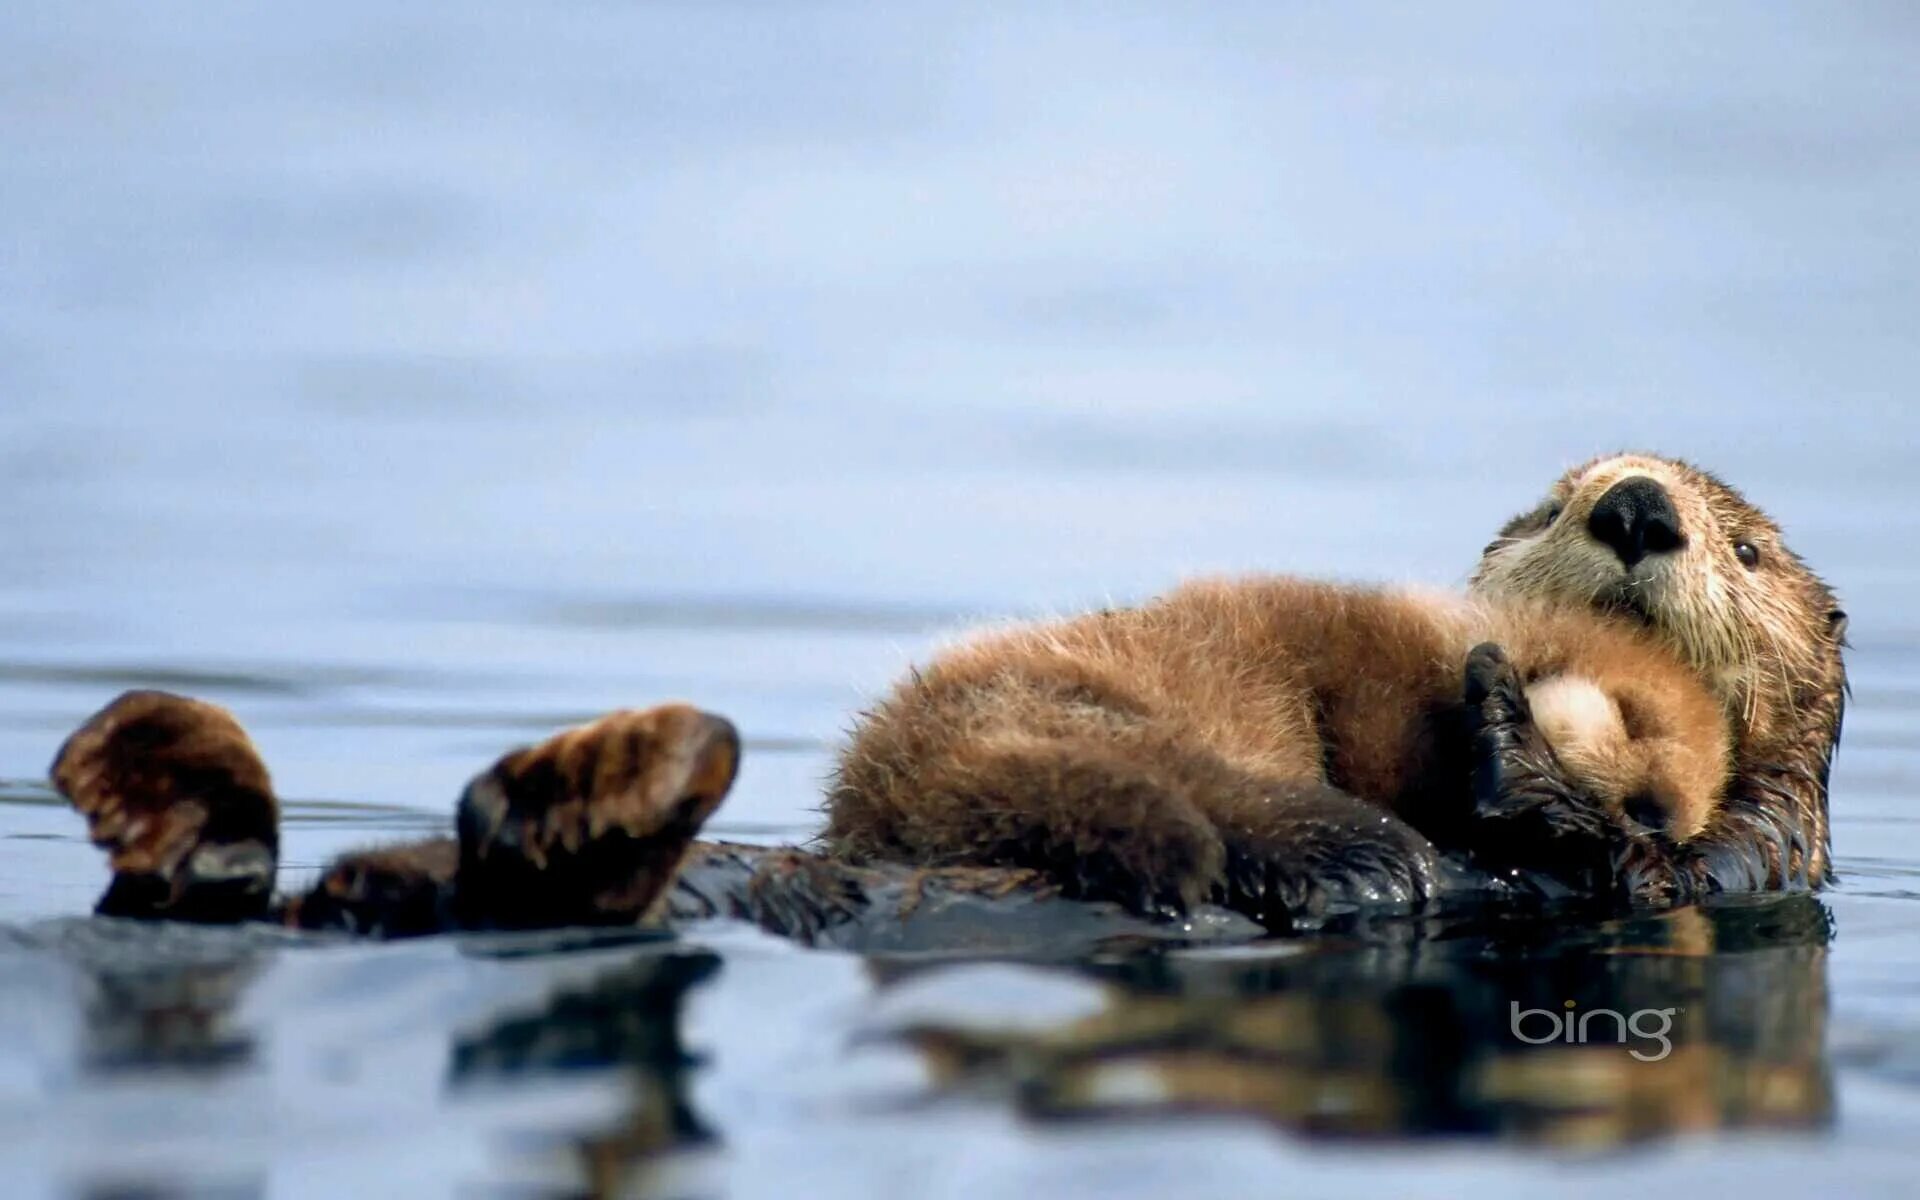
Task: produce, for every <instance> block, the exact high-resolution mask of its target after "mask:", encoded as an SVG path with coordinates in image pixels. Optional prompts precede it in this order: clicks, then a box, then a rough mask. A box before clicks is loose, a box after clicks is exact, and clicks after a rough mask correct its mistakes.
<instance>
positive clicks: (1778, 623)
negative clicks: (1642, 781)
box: [1470, 454, 1847, 898]
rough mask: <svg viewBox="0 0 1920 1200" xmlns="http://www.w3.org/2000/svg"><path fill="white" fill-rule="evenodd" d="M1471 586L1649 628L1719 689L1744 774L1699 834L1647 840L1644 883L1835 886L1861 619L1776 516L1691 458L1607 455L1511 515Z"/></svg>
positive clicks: (1637, 885) (1671, 890)
mask: <svg viewBox="0 0 1920 1200" xmlns="http://www.w3.org/2000/svg"><path fill="white" fill-rule="evenodd" d="M1470 586H1471V589H1472V590H1473V591H1474V592H1475V593H1476V594H1479V595H1483V596H1490V597H1530V598H1537V599H1545V600H1558V601H1563V602H1570V603H1574V604H1580V605H1586V606H1590V607H1592V608H1595V609H1598V610H1600V611H1602V612H1607V613H1616V614H1621V615H1623V616H1625V617H1626V618H1627V619H1629V620H1633V621H1636V622H1639V623H1641V624H1643V625H1644V626H1645V627H1646V628H1647V629H1648V630H1649V631H1650V632H1651V633H1652V634H1653V635H1654V636H1655V637H1656V638H1658V639H1659V640H1660V641H1661V642H1662V643H1663V644H1664V645H1665V646H1666V647H1667V648H1668V649H1669V650H1670V651H1671V652H1672V653H1673V654H1675V655H1676V656H1677V657H1678V658H1679V659H1680V661H1682V662H1684V663H1686V664H1687V665H1688V666H1689V667H1691V668H1692V669H1693V671H1694V672H1695V673H1696V674H1698V675H1699V677H1700V678H1701V679H1702V680H1704V681H1705V682H1706V684H1707V686H1708V687H1710V688H1711V689H1712V690H1713V691H1714V693H1715V694H1716V695H1717V696H1718V697H1719V699H1720V702H1721V705H1722V707H1723V708H1724V710H1725V712H1726V714H1727V717H1728V720H1729V721H1730V722H1731V725H1732V730H1733V739H1734V772H1733V773H1734V779H1733V783H1732V785H1731V786H1730V788H1729V789H1728V792H1727V795H1726V797H1725V800H1724V802H1723V803H1722V804H1721V806H1720V808H1719V810H1718V811H1717V812H1716V813H1715V814H1714V815H1713V817H1712V819H1711V820H1709V821H1708V823H1707V827H1706V829H1705V830H1704V831H1703V832H1702V833H1701V834H1700V835H1699V836H1697V837H1694V838H1692V839H1690V840H1688V841H1686V842H1685V843H1684V845H1683V846H1662V845H1660V844H1658V843H1654V842H1649V843H1645V844H1643V845H1641V846H1640V847H1639V848H1638V850H1639V854H1638V856H1637V858H1636V860H1635V861H1634V862H1632V863H1629V864H1628V866H1629V868H1630V870H1629V879H1628V880H1627V882H1628V886H1629V890H1630V891H1634V892H1636V893H1640V894H1645V895H1648V896H1649V898H1660V897H1661V896H1663V895H1669V896H1670V895H1673V894H1681V895H1684V894H1688V893H1691V892H1696V891H1701V890H1708V889H1713V890H1730V891H1747V890H1756V889H1772V888H1783V887H1818V886H1820V885H1821V884H1824V883H1825V882H1827V880H1828V878H1829V875H1830V873H1831V864H1830V845H1831V843H1830V834H1829V832H1828V827H1827V779H1828V773H1829V770H1830V768H1831V766H1832V762H1833V754H1834V750H1835V749H1836V748H1837V746H1838V745H1839V740H1840V728H1841V722H1842V718H1843V716H1844V714H1845V709H1846V698H1847V673H1846V665H1845V663H1844V661H1843V658H1842V655H1843V652H1844V650H1845V648H1846V626H1847V614H1846V613H1845V612H1844V611H1842V610H1841V608H1840V606H1839V605H1838V603H1837V602H1836V601H1835V599H1834V594H1833V591H1832V589H1831V588H1829V587H1828V586H1827V584H1826V583H1825V582H1823V581H1822V580H1821V579H1820V578H1819V576H1817V575H1815V574H1814V573H1813V572H1812V571H1811V570H1810V569H1809V568H1808V567H1807V565H1806V563H1804V562H1803V561H1801V559H1800V557H1799V556H1798V555H1796V554H1795V553H1794V552H1793V551H1792V550H1790V549H1788V547H1787V545H1786V542H1785V540H1784V538H1783V537H1782V535H1781V532H1780V527H1779V526H1778V525H1776V524H1775V523H1774V522H1773V521H1772V520H1771V519H1770V518H1768V517H1767V515H1766V514H1765V513H1763V512H1761V511H1760V510H1759V509H1758V508H1755V507H1754V506H1753V505H1752V504H1751V503H1749V502H1748V501H1747V500H1746V499H1745V498H1744V497H1743V496H1741V495H1740V493H1738V492H1737V491H1735V490H1734V489H1733V488H1731V487H1729V486H1728V485H1727V484H1725V483H1723V482H1722V481H1721V480H1719V479H1717V478H1715V477H1714V476H1713V475H1711V474H1708V473H1707V472H1705V471H1702V470H1700V469H1699V468H1697V467H1694V466H1691V465H1689V464H1687V463H1684V462H1679V461H1677V460H1674V459H1666V458H1660V457H1657V456H1653V455H1643V454H1617V455H1607V456H1603V457H1601V458H1597V459H1594V460H1592V461H1591V462H1587V463H1584V464H1582V465H1580V466H1577V467H1575V468H1573V469H1572V470H1570V471H1568V472H1567V473H1566V474H1565V475H1563V476H1561V478H1560V479H1559V480H1557V481H1556V482H1555V483H1554V484H1553V486H1552V487H1551V488H1550V489H1548V492H1547V495H1546V497H1545V498H1544V499H1543V500H1541V501H1540V503H1539V504H1538V505H1536V506H1535V507H1534V508H1532V509H1530V510H1529V511H1527V512H1525V513H1522V514H1521V515H1520V516H1518V517H1515V518H1514V519H1513V520H1512V521H1510V522H1509V523H1508V524H1507V526H1506V528H1504V529H1502V530H1501V531H1500V536H1499V537H1498V538H1496V539H1495V540H1494V541H1493V543H1492V544H1491V545H1489V546H1488V547H1487V549H1486V552H1485V554H1484V555H1483V557H1482V558H1481V560H1480V565H1479V568H1478V569H1477V570H1476V571H1475V573H1474V576H1473V581H1472V584H1471V585H1470ZM1663 850H1664V851H1671V853H1664V854H1663V853H1659V852H1660V851H1663Z"/></svg>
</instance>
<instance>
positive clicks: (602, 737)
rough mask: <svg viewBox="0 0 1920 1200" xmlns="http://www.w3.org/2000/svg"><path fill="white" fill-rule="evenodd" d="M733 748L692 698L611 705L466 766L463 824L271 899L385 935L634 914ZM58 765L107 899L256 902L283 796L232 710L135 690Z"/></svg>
mask: <svg viewBox="0 0 1920 1200" xmlns="http://www.w3.org/2000/svg"><path fill="white" fill-rule="evenodd" d="M739 761H740V742H739V737H738V735H737V734H735V732H734V729H733V726H732V725H730V724H728V723H727V722H726V721H724V720H722V719H721V718H719V717H715V716H711V715H709V714H707V713H703V712H701V711H700V710H698V709H695V708H691V707H689V706H687V705H684V704H667V705H661V706H659V707H657V708H652V709H646V710H631V711H621V712H615V713H611V714H609V715H607V716H605V717H602V718H600V719H599V720H597V721H593V722H591V723H589V724H586V725H582V726H578V727H576V728H573V729H568V730H564V731H562V732H561V733H559V734H556V735H555V736H553V737H551V738H549V739H547V740H546V741H544V742H541V743H540V744H538V745H536V746H530V747H527V748H525V749H522V750H516V751H513V752H512V753H510V754H507V755H506V756H504V757H503V758H501V759H500V760H499V761H498V762H496V763H495V764H494V765H493V766H492V767H490V768H489V769H488V770H486V771H484V772H482V773H481V774H480V775H479V776H477V777H476V778H475V779H474V780H473V782H472V783H471V784H470V785H469V786H468V788H467V791H466V794H465V796H464V797H463V798H462V800H461V804H460V811H459V836H458V838H457V839H456V838H429V839H425V840H423V841H418V842H411V843H404V844H400V845H393V846H385V847H379V848H376V849H372V850H364V851H359V852H356V853H350V854H344V855H341V856H340V857H339V858H337V859H335V860H334V861H333V862H332V863H331V864H329V865H328V867H327V869H326V871H325V872H324V873H323V874H322V875H321V877H320V878H319V879H318V880H316V881H315V882H314V884H313V885H312V886H311V887H310V888H309V889H308V890H307V891H306V892H304V893H302V894H300V895H298V896H294V897H292V898H290V899H288V900H286V901H284V902H283V903H282V904H281V905H280V907H279V908H278V910H277V911H276V912H275V913H274V914H273V915H274V917H275V919H277V920H278V921H280V922H281V923H283V924H287V925H292V926H297V927H299V928H304V929H342V930H348V931H353V932H362V933H378V934H383V935H387V936H398V935H407V934H420V933H434V932H439V931H441V930H444V929H449V928H461V927H469V928H470V927H485V926H516V927H528V926H557V925H573V924H631V923H633V922H636V921H644V920H647V919H650V918H651V917H653V916H654V915H656V911H657V910H658V908H659V907H660V905H661V903H662V897H663V895H664V894H665V893H666V892H667V890H668V889H669V887H670V885H671V884H672V883H673V881H674V877H675V874H676V872H677V871H678V869H679V865H680V862H681V859H682V858H683V857H684V856H685V854H686V851H687V848H688V846H689V845H690V844H691V842H692V840H693V837H694V835H695V834H696V833H698V832H699V829H700V826H701V824H702V822H704V821H705V820H706V819H707V818H708V817H709V816H711V815H712V813H713V811H714V809H715V808H717V807H718V806H719V804H720V801H721V800H722V799H723V798H724V797H725V796H726V793H727V790H728V789H729V788H730V787H731V786H732V783H733V777H734V773H735V771H736V770H737V769H738V766H739ZM53 778H54V783H55V786H56V787H58V788H59V789H60V791H61V792H62V793H63V794H64V795H65V796H67V798H68V799H69V800H71V801H72V802H73V804H74V806H75V807H76V808H78V809H79V810H80V812H81V813H82V814H84V815H85V816H86V817H87V819H88V822H89V825H90V827H91V832H92V835H93V838H94V841H95V842H96V843H98V844H100V845H102V846H106V847H107V848H108V849H109V850H110V851H111V852H112V853H111V865H112V867H113V871H114V878H113V882H112V884H111V885H110V886H109V887H108V889H107V893H106V895H105V897H104V898H103V899H102V900H101V902H100V911H101V912H103V913H109V914H118V915H129V916H145V917H171V918H176V919H186V920H207V921H238V920H246V919H248V918H252V917H259V916H264V915H267V913H268V907H269V902H270V897H271V893H272V886H273V856H274V854H275V853H276V852H277V849H278V836H277V828H276V822H277V817H278V805H277V803H276V802H275V800H274V798H273V792H272V788H271V785H270V783H269V781H268V778H267V771H266V767H265V766H264V765H263V764H262V763H261V761H260V757H259V755H258V754H257V753H256V752H255V751H254V748H253V743H252V742H251V741H250V740H248V738H247V735H246V733H245V731H244V730H242V729H241V728H240V725H239V723H238V722H237V721H235V720H234V718H233V716H232V715H231V714H230V713H228V712H227V711H226V710H225V709H222V708H219V707H217V706H215V705H212V704H207V703H204V702H201V701H198V700H189V699H187V698H186V697H183V696H173V695H168V694H166V693H164V692H129V693H127V694H125V695H123V696H121V697H119V698H118V699H116V700H114V701H113V702H112V703H111V704H109V705H108V706H107V707H106V708H104V709H102V710H101V711H100V712H99V713H97V714H96V715H95V716H94V717H92V718H91V719H90V720H88V721H87V723H86V724H85V725H83V726H81V728H80V729H79V730H78V731H77V732H75V733H74V735H73V736H72V737H71V738H69V739H68V740H67V743H66V745H64V746H63V747H62V748H61V750H60V754H59V757H58V758H57V759H56V761H55V763H54V767H53ZM236 863H238V864H240V865H241V866H243V867H245V868H246V869H245V870H244V871H239V870H236V869H235V866H234V864H236ZM216 868H218V869H216Z"/></svg>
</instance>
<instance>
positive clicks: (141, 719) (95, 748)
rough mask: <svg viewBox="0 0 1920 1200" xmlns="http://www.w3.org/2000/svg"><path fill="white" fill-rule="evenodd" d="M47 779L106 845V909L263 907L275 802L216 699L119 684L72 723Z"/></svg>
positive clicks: (158, 912) (181, 911)
mask: <svg viewBox="0 0 1920 1200" xmlns="http://www.w3.org/2000/svg"><path fill="white" fill-rule="evenodd" d="M52 775H53V785H54V787H55V788H57V789H58V790H59V792H60V794H61V795H63V796H65V797H66V798H67V800H68V801H69V802H71V803H72V805H73V806H74V808H76V809H78V810H79V812H80V814H81V815H82V816H84V817H86V819H87V832H88V836H89V837H91V838H92V840H93V843H94V844H95V845H97V846H101V847H103V848H105V849H106V850H107V852H108V856H109V857H108V861H109V862H110V864H111V865H112V867H113V882H112V883H111V884H110V885H109V886H108V888H107V891H106V894H105V895H104V896H102V897H101V898H100V903H99V905H98V907H97V909H96V911H98V912H99V913H101V914H102V915H105V916H128V917H151V918H170V919H173V920H181V921H207V922H227V921H243V920H247V919H250V918H254V917H259V916H261V915H263V914H264V913H265V912H266V910H267V905H268V903H269V902H270V900H271V897H272V893H273V875H274V869H275V866H276V865H277V862H278V858H279V853H280V835H279V816H280V810H279V805H278V804H277V803H276V802H275V800H274V797H273V784H272V782H271V781H270V780H269V779H268V776H267V768H266V765H265V764H264V763H262V762H261V761H260V755H259V753H258V752H257V751H256V750H255V749H254V747H253V742H252V741H251V740H250V739H249V738H248V737H247V734H246V731H245V730H243V729H242V728H240V723H239V722H238V721H236V720H234V719H233V715H232V714H231V713H229V712H227V711H226V710H225V709H223V708H220V707H218V706H216V705H212V704H208V703H205V702H204V701H200V700H190V699H188V698H186V697H185V696H175V695H172V694H170V693H168V692H153V691H135V692H127V693H125V694H124V695H122V696H120V697H119V698H118V699H116V700H114V701H113V702H112V703H111V704H109V705H107V706H106V707H105V708H103V709H101V710H100V711H99V712H98V713H96V714H95V715H94V716H93V717H92V718H90V719H89V720H88V721H87V722H86V724H84V725H82V726H81V727H80V728H79V729H78V730H76V731H75V732H74V734H73V736H72V737H70V738H68V739H67V741H66V744H65V745H63V746H61V747H60V752H59V754H58V755H56V756H55V758H54V761H53V769H52Z"/></svg>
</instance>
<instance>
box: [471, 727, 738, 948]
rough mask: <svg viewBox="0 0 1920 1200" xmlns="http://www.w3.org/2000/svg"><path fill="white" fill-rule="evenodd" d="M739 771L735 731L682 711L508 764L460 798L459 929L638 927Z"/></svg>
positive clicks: (509, 759)
mask: <svg viewBox="0 0 1920 1200" xmlns="http://www.w3.org/2000/svg"><path fill="white" fill-rule="evenodd" d="M739 763H740V739H739V735H738V734H736V733H735V732H734V729H733V726H732V725H731V724H729V723H728V722H726V721H725V720H723V719H721V718H720V717H716V716H712V715H710V714H707V713H704V712H701V711H700V710H699V709H696V708H691V707H688V706H687V705H684V704H669V705H662V706H661V707H659V708H652V709H647V710H644V711H622V712H616V713H612V714H610V715H608V716H605V717H602V718H600V719H599V720H597V721H594V722H592V723H590V724H587V725H582V726H580V727H579V728H577V729H570V730H567V731H566V732H564V733H560V734H557V735H556V736H554V737H552V738H549V739H548V740H547V741H544V742H542V743H540V744H539V745H537V746H531V747H528V748H527V749H525V750H517V751H515V752H513V753H512V754H509V755H507V756H506V757H504V758H502V759H501V760H500V761H499V762H497V763H495V764H494V765H493V767H492V768H491V769H489V770H488V771H486V772H484V773H482V774H481V775H479V776H478V777H476V778H475V779H474V780H473V782H472V783H470V784H468V785H467V790H466V793H465V794H464V795H463V796H462V797H461V798H460V812H459V822H458V825H459V834H460V868H459V874H458V877H457V880H456V884H455V905H456V908H457V911H458V913H459V915H460V919H461V920H462V922H463V923H466V924H470V925H492V926H506V927H518V928H539V927H550V926H560V925H586V924H593V925H603V924H626V923H629V922H632V921H636V920H639V919H641V918H642V917H644V916H646V915H648V914H649V913H650V911H651V910H652V909H653V907H654V904H655V901H656V900H657V899H658V898H659V896H660V895H661V893H662V892H663V891H664V890H665V889H666V887H667V885H669V884H670V883H671V882H672V881H673V875H674V871H675V870H676V869H677V868H678V866H679V864H680V859H681V857H682V856H683V855H684V854H685V852H686V849H687V846H688V844H689V843H690V842H691V841H692V840H693V836H694V834H696V833H697V832H699V829H700V826H701V824H702V823H703V822H705V821H706V819H707V817H708V816H710V815H711V814H712V813H713V811H714V809H716V808H718V807H719V805H720V801H721V800H722V799H723V798H724V797H725V796H726V794H727V790H728V789H729V788H730V787H731V786H732V785H733V777H734V772H735V771H736V770H737V769H738V767H739Z"/></svg>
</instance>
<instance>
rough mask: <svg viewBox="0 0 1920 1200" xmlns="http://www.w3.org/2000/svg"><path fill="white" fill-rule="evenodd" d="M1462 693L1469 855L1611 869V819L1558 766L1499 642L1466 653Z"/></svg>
mask: <svg viewBox="0 0 1920 1200" xmlns="http://www.w3.org/2000/svg"><path fill="white" fill-rule="evenodd" d="M1465 700H1466V706H1467V714H1468V723H1469V728H1470V729H1471V731H1472V738H1473V800H1474V817H1475V831H1474V841H1473V846H1472V849H1473V851H1474V853H1475V856H1476V857H1478V858H1480V859H1481V860H1482V861H1484V862H1486V863H1488V865H1491V866H1496V867H1501V866H1518V867H1528V868H1533V869H1536V870H1544V871H1549V872H1553V873H1557V874H1566V873H1569V872H1573V873H1578V874H1582V875H1585V874H1588V873H1591V872H1594V871H1602V872H1608V873H1610V871H1611V864H1610V860H1611V855H1612V852H1613V849H1614V842H1615V840H1616V839H1615V837H1614V833H1615V825H1614V822H1613V820H1612V818H1611V817H1610V816H1609V815H1608V813H1607V811H1606V808H1605V807H1604V806H1603V805H1602V804H1601V803H1600V801H1599V799H1598V798H1597V797H1595V796H1592V795H1590V794H1588V793H1587V792H1586V791H1585V790H1584V789H1582V788H1581V787H1579V786H1578V785H1577V784H1575V783H1574V782H1573V781H1572V780H1571V779H1569V778H1568V777H1567V775H1566V773H1565V772H1564V771H1562V770H1561V768H1560V764H1559V762H1558V761H1557V760H1556V759H1555V758H1554V755H1553V749H1552V747H1550V746H1549V745H1548V744H1547V740H1546V738H1545V737H1544V736H1543V735H1542V734H1541V732H1540V730H1539V728H1538V727H1536V726H1535V725H1534V723H1533V714H1532V711H1531V710H1530V709H1529V707H1528V705H1527V696H1526V689H1525V686H1524V685H1523V684H1522V682H1521V680H1520V675H1519V672H1517V671H1516V670H1515V669H1514V666H1513V663H1512V662H1511V661H1510V660H1509V659H1508V658H1507V655H1506V652H1505V651H1504V650H1502V649H1501V648H1500V647H1499V646H1498V645H1495V644H1494V643H1492V642H1488V643H1485V644H1483V645H1479V646H1476V647H1474V648H1473V650H1472V652H1471V653H1469V654H1468V655H1467V668H1466V686H1465Z"/></svg>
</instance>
